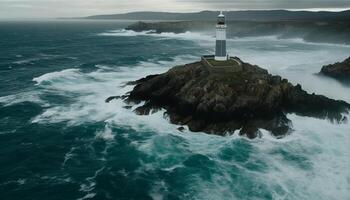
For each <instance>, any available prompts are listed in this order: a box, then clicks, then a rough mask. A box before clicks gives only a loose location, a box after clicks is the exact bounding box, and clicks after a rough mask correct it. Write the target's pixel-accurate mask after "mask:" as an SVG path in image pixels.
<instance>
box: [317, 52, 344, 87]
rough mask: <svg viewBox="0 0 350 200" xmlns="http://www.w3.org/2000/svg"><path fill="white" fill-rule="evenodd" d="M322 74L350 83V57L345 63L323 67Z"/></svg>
mask: <svg viewBox="0 0 350 200" xmlns="http://www.w3.org/2000/svg"><path fill="white" fill-rule="evenodd" d="M321 74H323V75H326V76H330V77H333V78H335V79H338V80H340V81H345V82H349V83H350V57H349V58H347V59H346V60H344V61H343V62H338V63H335V64H332V65H326V66H323V67H322V69H321Z"/></svg>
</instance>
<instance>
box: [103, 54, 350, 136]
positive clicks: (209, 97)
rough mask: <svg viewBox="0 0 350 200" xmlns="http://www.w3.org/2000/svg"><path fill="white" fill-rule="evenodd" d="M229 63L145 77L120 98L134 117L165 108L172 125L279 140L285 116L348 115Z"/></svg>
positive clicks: (340, 106)
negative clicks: (269, 135) (266, 133)
mask: <svg viewBox="0 0 350 200" xmlns="http://www.w3.org/2000/svg"><path fill="white" fill-rule="evenodd" d="M234 59H235V60H237V61H238V62H239V63H238V64H236V65H234V64H232V66H229V67H226V68H220V67H218V68H215V67H210V66H207V65H206V64H205V63H203V61H200V62H195V63H191V64H186V65H183V66H177V67H174V68H172V69H170V70H169V71H168V72H166V73H163V74H158V75H151V76H148V77H145V78H143V79H140V80H137V81H134V82H131V83H129V84H132V85H136V86H135V87H134V89H133V90H132V91H131V92H130V93H129V94H127V96H124V97H122V98H123V99H124V101H125V102H126V103H127V104H131V105H140V106H136V109H135V110H134V111H135V113H136V114H139V115H148V114H152V113H154V112H157V111H158V110H160V109H165V110H166V112H165V114H164V116H165V117H166V118H168V119H169V121H170V122H171V123H174V124H178V125H180V126H188V128H189V130H190V131H193V132H205V133H208V134H216V135H226V134H233V133H234V132H235V131H237V130H239V134H241V135H246V136H247V137H249V138H255V137H257V136H259V134H260V131H259V129H266V130H268V131H270V132H271V133H272V134H273V135H274V136H276V137H283V136H284V135H286V134H288V133H290V132H291V131H292V123H291V121H290V120H289V119H288V118H287V115H286V114H288V113H296V114H298V115H302V116H310V117H317V118H323V119H329V120H331V121H334V122H344V121H346V120H347V119H346V117H344V115H343V114H345V113H348V110H349V108H350V105H349V104H348V103H346V102H344V101H337V100H332V99H329V98H327V97H325V96H321V95H315V94H308V93H307V92H305V91H304V90H302V88H301V86H300V85H296V86H293V85H292V84H291V83H289V82H288V80H286V79H282V78H281V77H280V76H273V75H271V74H269V73H268V72H267V70H265V69H262V68H260V67H258V66H255V65H251V64H249V63H244V62H242V61H241V60H239V59H238V58H234ZM214 68H215V69H214ZM117 98H119V97H117ZM110 100H111V99H109V101H110ZM140 102H145V103H144V104H143V105H141V104H139V103H140Z"/></svg>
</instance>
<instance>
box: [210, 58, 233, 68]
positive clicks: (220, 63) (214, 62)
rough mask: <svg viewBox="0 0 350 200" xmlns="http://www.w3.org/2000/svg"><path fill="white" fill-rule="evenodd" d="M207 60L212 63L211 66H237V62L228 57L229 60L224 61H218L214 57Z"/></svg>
mask: <svg viewBox="0 0 350 200" xmlns="http://www.w3.org/2000/svg"><path fill="white" fill-rule="evenodd" d="M208 62H209V63H210V64H211V65H212V66H214V67H215V66H217V67H225V66H237V65H238V63H237V62H236V61H235V60H232V59H229V60H225V61H218V60H214V59H208Z"/></svg>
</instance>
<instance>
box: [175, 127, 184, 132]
mask: <svg viewBox="0 0 350 200" xmlns="http://www.w3.org/2000/svg"><path fill="white" fill-rule="evenodd" d="M177 130H179V131H180V132H184V131H185V127H183V126H180V127H179V128H177Z"/></svg>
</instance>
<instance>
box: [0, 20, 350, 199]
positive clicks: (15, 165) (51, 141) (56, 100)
mask: <svg viewBox="0 0 350 200" xmlns="http://www.w3.org/2000/svg"><path fill="white" fill-rule="evenodd" d="M128 23H130V22H113V21H101V22H93V21H87V22H81V21H74V22H65V21H52V22H25V23H24V22H0V38H2V39H1V41H0V52H2V53H1V55H0V86H1V90H0V144H1V145H0V171H1V173H0V194H1V195H2V198H1V199H325V200H326V199H349V198H350V192H349V191H350V171H349V170H348V168H349V166H350V158H349V156H348V154H349V153H350V148H349V146H350V135H349V131H350V125H349V124H332V123H330V122H328V121H327V120H321V119H314V118H307V117H301V116H297V115H293V114H291V115H289V116H288V117H289V118H290V119H291V120H292V121H293V128H294V130H295V131H294V132H293V133H292V134H291V135H288V136H287V137H285V138H283V139H275V138H273V137H272V136H271V135H270V134H269V133H268V132H266V131H263V137H262V138H259V139H255V140H248V139H246V138H244V137H239V136H237V134H234V135H232V136H227V137H218V136H211V135H206V134H202V133H190V132H189V131H186V132H185V133H180V132H179V131H177V126H175V125H172V124H169V123H168V122H167V120H166V119H164V118H163V114H162V112H158V113H156V114H153V115H150V116H137V115H135V114H134V113H133V112H132V111H131V110H128V109H125V108H123V106H124V104H123V102H121V101H112V102H111V103H109V104H106V103H105V102H104V100H105V99H106V98H107V97H108V96H111V95H122V94H125V93H126V92H128V91H130V90H131V89H132V88H131V87H130V86H126V87H122V86H123V85H124V83H126V82H127V81H130V80H135V79H138V78H141V77H143V76H146V75H149V74H154V73H162V72H165V71H167V70H168V69H169V68H170V67H172V66H175V65H180V64H184V63H188V62H192V61H197V60H198V59H199V56H200V55H203V54H208V53H212V49H213V48H212V47H213V44H214V41H213V37H212V36H209V35H204V34H199V33H190V32H188V33H183V34H173V33H163V34H160V35H157V34H151V35H150V34H147V33H145V32H143V33H135V32H132V31H125V30H123V27H125V26H126V25H127V24H128ZM229 46H230V49H229V52H230V54H231V55H235V56H238V57H240V58H241V59H242V60H244V61H246V62H250V63H252V64H258V65H260V66H261V67H264V68H266V69H268V70H269V71H270V72H271V73H273V74H278V75H281V76H283V77H285V78H288V79H289V80H290V81H291V82H293V83H300V84H301V85H302V86H303V88H304V89H306V90H307V91H309V92H315V93H319V94H324V95H326V96H328V97H331V98H335V99H343V100H346V101H349V102H350V88H349V87H346V86H344V85H342V84H340V83H338V82H337V81H334V80H332V79H329V78H325V77H322V76H317V75H315V73H317V72H318V71H319V70H320V67H321V66H322V65H324V64H329V63H333V62H336V61H341V60H343V59H345V58H346V57H347V56H349V54H350V46H345V45H331V44H315V43H305V42H303V41H302V40H299V39H288V40H279V39H277V38H276V37H258V38H253V37H252V38H236V39H231V40H230V41H229Z"/></svg>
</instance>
